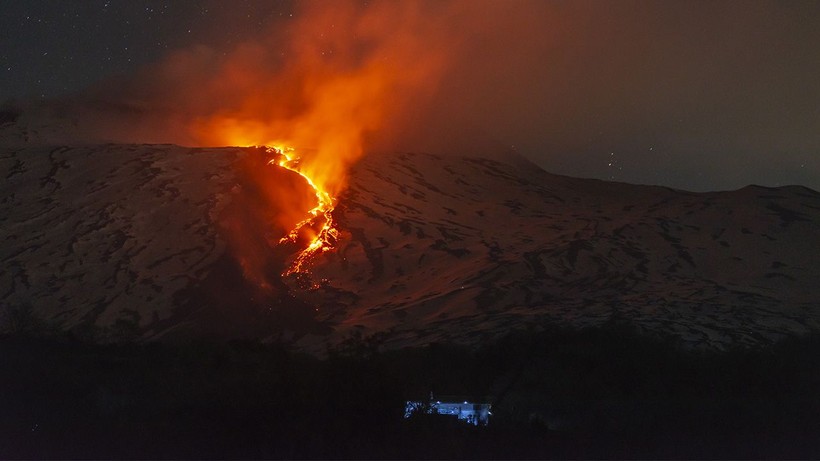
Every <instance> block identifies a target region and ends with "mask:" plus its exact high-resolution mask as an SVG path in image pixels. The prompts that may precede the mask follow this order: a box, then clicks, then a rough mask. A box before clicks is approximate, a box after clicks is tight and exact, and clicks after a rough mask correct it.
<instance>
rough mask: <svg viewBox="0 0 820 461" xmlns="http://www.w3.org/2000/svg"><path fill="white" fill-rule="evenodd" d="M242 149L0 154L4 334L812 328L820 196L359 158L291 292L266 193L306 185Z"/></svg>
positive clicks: (735, 340)
mask: <svg viewBox="0 0 820 461" xmlns="http://www.w3.org/2000/svg"><path fill="white" fill-rule="evenodd" d="M260 156H261V153H260V152H258V151H255V150H253V149H240V148H208V149H205V148H202V149H192V148H184V147H179V146H172V145H114V144H107V145H89V146H76V147H65V146H64V147H56V146H42V145H41V146H34V147H25V146H24V145H21V144H20V143H9V144H8V145H7V146H6V147H3V148H0V177H2V178H3V182H2V183H1V184H2V186H0V187H2V191H1V192H2V195H0V196H1V197H2V199H0V222H2V226H0V242H2V244H0V262H1V263H2V266H0V302H1V303H2V307H3V310H4V312H5V318H6V324H9V320H8V319H10V318H13V317H14V315H12V314H13V313H15V312H20V311H24V312H30V313H31V315H33V316H35V317H36V318H38V319H41V320H43V321H45V322H46V323H47V324H48V325H50V326H51V327H53V328H54V327H56V328H60V329H69V330H71V329H75V330H79V329H82V328H88V327H95V328H102V329H106V331H108V333H107V334H108V335H109V336H110V335H115V336H117V335H118V337H129V338H131V339H140V338H141V339H149V340H150V339H174V338H186V337H191V336H198V335H218V336H228V337H234V336H240V337H253V338H260V339H277V338H278V339H284V340H292V341H295V342H296V343H297V344H298V345H301V346H303V347H305V348H308V349H315V348H318V347H320V346H321V345H322V344H324V343H326V342H336V341H338V340H339V339H340V338H344V337H347V336H349V335H350V334H351V333H352V332H354V331H357V332H359V333H362V334H363V335H365V336H366V335H371V334H381V335H383V338H384V340H385V341H386V344H387V345H390V346H394V347H400V346H406V345H418V344H424V343H429V342H432V341H444V340H454V341H458V342H465V343H475V342H478V341H481V340H482V339H483V338H486V337H492V336H497V335H499V334H503V333H505V332H508V331H510V330H514V329H524V328H538V327H539V325H543V324H545V323H549V322H558V323H562V324H569V325H576V326H581V325H600V324H603V323H606V322H610V321H617V320H624V321H629V322H632V323H634V324H635V325H637V326H638V327H639V328H640V329H642V330H645V331H649V332H657V333H660V334H663V335H666V334H671V335H674V336H676V337H678V338H680V339H682V340H683V341H685V342H686V343H688V344H691V345H695V346H704V347H710V348H725V347H727V346H729V345H734V344H758V343H765V342H771V341H775V340H777V339H779V338H782V337H784V336H788V335H799V334H803V333H806V332H809V331H815V330H817V329H818V328H819V327H820V289H818V288H817V284H816V280H818V278H819V276H820V262H818V261H820V247H818V245H817V236H818V235H820V194H818V193H817V192H815V191H812V190H810V189H807V188H803V187H798V186H794V187H783V188H777V189H769V188H763V187H756V186H749V187H746V188H743V189H740V190H737V191H731V192H714V193H691V192H685V191H679V190H672V189H667V188H663V187H654V186H636V185H629V184H621V183H613V182H604V181H598V180H591V179H576V178H569V177H562V176H556V175H551V174H549V173H546V172H544V171H542V170H540V169H539V168H538V167H537V166H535V165H533V164H530V163H528V162H527V161H526V160H524V159H522V158H520V157H517V156H514V155H510V156H508V157H506V158H505V159H503V160H494V159H487V158H470V157H458V156H447V157H439V156H434V155H428V154H410V153H394V154H383V155H371V156H368V157H366V158H365V159H364V160H363V161H361V162H360V163H359V164H357V165H356V166H355V167H354V168H353V170H352V171H351V173H350V178H349V187H348V188H347V190H346V191H345V192H344V194H343V195H342V196H341V197H339V204H338V206H337V209H336V211H335V212H334V216H335V217H336V219H337V220H338V222H339V224H340V231H341V239H340V241H339V242H338V248H337V250H336V251H334V252H329V253H325V255H323V256H322V257H320V258H318V259H317V260H316V261H315V262H314V264H313V268H312V273H311V275H310V279H309V280H306V279H305V278H304V277H301V278H300V277H296V278H289V279H286V280H282V279H281V278H280V277H279V276H278V274H279V273H280V272H281V270H282V268H283V267H285V265H286V263H287V260H288V258H289V257H292V255H293V254H294V252H295V251H296V248H293V247H287V246H281V245H277V244H276V242H277V241H278V237H279V236H281V235H282V234H283V233H284V232H285V229H284V228H283V227H281V226H282V225H280V224H278V223H277V220H276V216H277V213H278V212H279V211H282V210H284V208H283V207H284V206H285V205H283V203H284V202H282V201H281V199H274V198H273V197H281V196H282V195H283V194H281V193H279V192H276V191H280V192H281V191H282V190H284V191H286V192H287V194H284V195H288V196H295V197H297V199H294V200H296V202H297V203H301V202H303V201H305V200H306V199H305V197H310V191H309V190H308V189H307V188H306V185H305V184H302V183H300V181H299V179H300V178H298V176H296V175H295V174H293V173H291V172H288V171H286V170H282V169H279V168H276V167H270V168H268V169H266V170H264V173H260V172H259V171H260V170H259V168H256V165H261V164H263V163H259V162H261V159H260V158H259V157H260ZM260 178H261V179H260ZM265 178H268V179H265ZM261 183H264V185H261ZM294 191H295V192H294ZM299 197H301V198H299ZM277 200H278V201H277ZM305 209H306V208H305ZM282 212H284V211H282ZM250 254H252V255H255V256H254V258H253V259H255V260H256V261H255V262H253V261H249V260H248V258H247V255H250ZM260 261H261V262H260ZM249 264H250V265H254V267H255V268H256V273H260V271H261V273H263V274H264V275H265V277H266V281H265V283H261V284H260V283H259V282H260V281H259V279H258V277H257V278H256V279H252V278H249V277H248V276H247V275H248V267H249V266H248V265H249ZM243 274H244V276H243Z"/></svg>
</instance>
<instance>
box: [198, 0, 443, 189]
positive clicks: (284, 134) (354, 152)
mask: <svg viewBox="0 0 820 461" xmlns="http://www.w3.org/2000/svg"><path fill="white" fill-rule="evenodd" d="M419 8H420V6H419V4H418V3H409V2H407V3H406V2H383V3H376V4H373V5H370V6H363V5H359V4H356V3H338V2H334V3H332V4H325V3H323V4H311V5H309V6H308V7H307V8H306V9H305V11H302V13H301V14H300V15H299V16H298V19H296V20H295V22H293V23H292V24H290V25H288V26H287V27H286V28H285V29H284V30H279V31H274V33H273V34H272V36H271V37H270V38H269V40H283V41H282V42H280V43H283V44H282V45H279V46H275V45H273V44H272V43H268V44H266V45H267V46H264V45H263V47H262V48H260V45H259V44H246V45H242V46H240V47H239V48H237V50H236V51H235V52H234V53H232V54H229V55H228V57H227V59H225V61H224V62H222V63H221V64H220V68H219V69H218V70H217V72H216V74H215V75H214V77H213V80H212V82H210V85H209V86H210V87H212V88H219V87H223V88H224V86H227V87H228V88H227V89H226V91H227V92H228V93H229V94H230V95H231V97H230V98H227V100H226V99H225V98H220V99H221V100H222V101H223V103H224V104H222V105H220V106H219V107H216V108H214V109H215V110H213V111H212V112H211V113H207V114H200V115H199V116H197V117H196V118H195V119H194V120H192V122H191V124H190V126H189V129H190V132H191V134H192V135H193V137H194V138H195V139H197V140H198V141H199V144H204V145H240V146H248V145H267V146H294V147H296V148H297V149H298V150H299V151H300V156H301V159H300V161H301V163H300V172H301V173H303V174H304V175H305V176H307V177H309V178H310V179H311V180H312V181H313V182H314V184H315V185H316V186H317V187H318V188H319V189H321V190H322V191H325V192H327V193H329V194H331V195H334V196H335V195H336V194H338V193H339V192H340V191H341V190H342V188H343V187H344V184H345V177H346V171H347V168H348V166H349V165H350V164H351V163H352V162H355V161H356V160H357V159H358V158H359V157H361V155H362V154H363V152H364V149H365V147H364V145H365V141H366V137H367V136H368V134H370V133H375V132H377V131H378V130H380V129H381V128H382V127H383V126H384V124H385V121H386V120H387V119H389V118H391V117H395V116H397V115H398V114H399V113H400V112H401V111H402V110H403V108H404V106H405V105H406V104H407V102H408V98H410V97H418V96H419V94H420V93H429V92H430V91H431V90H432V89H434V88H435V86H436V81H437V78H438V76H439V75H441V72H442V69H443V64H444V62H445V56H444V51H443V50H444V48H443V47H439V48H438V50H437V49H436V48H435V47H430V46H429V43H428V40H429V35H430V31H428V30H426V29H428V27H426V26H425V22H424V21H423V18H422V17H421V11H420V9H419ZM271 46H275V48H276V49H279V50H281V51H280V57H278V58H281V62H280V63H277V62H274V63H267V62H261V60H264V59H270V58H271V56H270V53H269V51H270V47H271ZM277 60H278V59H277ZM203 96H204V97H207V95H203Z"/></svg>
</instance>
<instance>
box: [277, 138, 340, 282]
mask: <svg viewBox="0 0 820 461" xmlns="http://www.w3.org/2000/svg"><path fill="white" fill-rule="evenodd" d="M267 152H269V153H273V154H277V155H276V158H274V159H273V160H271V161H270V162H269V163H270V164H274V165H277V166H280V167H282V168H286V169H288V170H290V171H293V172H294V173H296V174H298V175H300V176H301V177H303V178H305V181H307V183H308V184H310V186H311V187H312V188H313V191H314V192H315V193H316V200H317V202H318V204H317V205H316V206H315V207H313V208H312V209H311V210H310V211H309V212H308V213H309V217H307V218H305V219H303V220H302V221H300V222H299V223H297V224H296V226H295V227H294V228H293V229H292V230H291V231H290V232H288V235H286V236H285V237H282V239H280V240H279V243H286V242H294V243H296V241H297V240H298V238H299V235H300V234H301V233H303V232H305V231H307V230H312V228H313V225H314V223H316V221H317V220H319V219H324V223H323V224H322V227H321V229H320V230H319V232H318V233H317V234H316V235H315V236H314V237H313V240H311V242H310V244H309V245H308V246H307V248H305V249H304V250H302V251H301V252H300V253H299V255H297V256H296V259H294V260H293V262H292V263H291V265H290V267H289V268H288V269H287V270H286V271H285V272H283V273H282V275H283V276H288V275H291V274H296V273H305V272H307V270H306V269H305V265H306V264H307V263H308V262H309V261H310V259H311V258H312V257H313V256H314V255H316V254H317V253H320V252H325V251H328V250H331V249H332V248H333V245H334V243H335V242H336V240H337V239H338V237H339V231H338V230H337V229H336V225H335V223H334V222H333V215H332V212H333V207H334V206H335V200H334V198H333V197H332V196H331V195H330V194H329V193H328V192H327V191H325V190H322V188H321V187H319V186H318V185H317V184H316V183H315V182H314V181H313V179H311V178H310V176H308V175H307V174H305V173H304V172H302V171H301V170H300V168H299V157H298V156H297V155H296V152H295V149H293V148H292V147H278V146H276V147H270V148H268V149H267Z"/></svg>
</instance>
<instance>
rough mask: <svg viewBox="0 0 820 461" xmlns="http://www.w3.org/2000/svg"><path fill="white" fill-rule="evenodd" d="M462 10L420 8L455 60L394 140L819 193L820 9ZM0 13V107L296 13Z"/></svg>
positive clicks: (247, 34)
mask: <svg viewBox="0 0 820 461" xmlns="http://www.w3.org/2000/svg"><path fill="white" fill-rule="evenodd" d="M361 3H362V4H365V3H366V2H361ZM465 4H466V5H469V7H470V8H474V9H477V10H481V9H486V10H487V11H488V13H487V14H486V17H485V18H484V19H481V18H480V16H476V15H464V17H465V18H467V17H468V18H469V19H464V21H467V20H469V21H470V24H469V25H465V24H464V23H462V22H460V21H461V19H460V18H461V16H452V17H448V18H447V20H446V21H441V23H440V24H438V23H436V20H437V19H441V17H442V13H441V11H442V9H443V7H442V2H426V3H421V4H420V6H419V10H420V11H421V12H422V16H426V17H427V18H429V20H430V21H431V23H432V24H433V26H434V27H437V28H440V29H443V32H442V34H434V35H435V37H436V40H437V41H438V42H437V43H430V49H431V50H432V49H437V48H450V49H452V50H453V52H452V54H451V55H450V60H451V65H450V66H449V67H448V68H447V70H446V71H445V72H444V74H443V76H442V77H441V79H440V81H439V82H438V83H437V85H436V88H435V96H434V97H432V98H429V99H427V100H425V101H426V102H425V103H424V104H423V107H420V108H419V109H418V110H417V111H416V112H415V116H416V119H415V120H416V122H415V124H414V126H413V127H412V128H411V129H408V130H407V133H405V136H404V138H403V140H404V144H401V145H398V146H396V148H399V149H401V150H406V151H414V150H430V151H437V150H438V151H447V152H451V153H459V154H466V153H469V151H470V150H480V149H482V148H487V146H492V148H493V149H500V150H503V149H512V148H514V149H515V150H516V151H517V152H519V153H521V154H523V155H525V156H527V157H529V158H531V159H532V160H534V161H536V163H538V164H539V165H541V166H543V167H544V168H545V169H546V170H548V171H551V172H554V173H560V174H568V175H572V176H580V177H595V178H601V179H612V180H617V181H625V182H631V183H643V184H662V185H667V186H672V187H678V188H683V189H689V190H715V189H735V188H739V187H742V186H744V185H746V184H751V183H754V184H761V185H766V186H780V185H787V184H802V185H806V186H809V187H812V188H814V189H820V160H819V159H818V157H819V156H818V154H820V78H818V76H819V75H820V27H818V24H820V2H816V1H808V2H796V1H794V2H759V1H737V2H725V1H724V2H671V1H668V2H660V1H659V2H646V1H636V2H633V1H617V2H612V1H609V0H601V1H567V2H563V1H559V2H542V1H533V2H523V1H521V2H466V3H465ZM365 8H367V7H366V6H365ZM0 11H2V12H3V13H2V14H1V15H0V34H2V40H0V101H5V100H8V99H16V100H23V99H29V98H34V99H49V98H61V97H65V96H68V95H72V94H84V93H86V92H89V91H92V92H93V91H94V89H95V88H97V87H99V86H100V83H99V82H100V81H110V79H111V78H112V77H116V76H120V77H121V78H129V76H131V75H135V74H136V73H138V71H139V70H140V69H142V68H144V66H146V65H150V64H151V63H154V62H157V61H159V60H162V59H163V58H164V57H165V56H167V55H168V53H172V52H175V51H178V50H190V49H197V47H205V48H207V49H209V50H213V51H215V52H217V53H226V54H227V53H231V51H232V50H234V49H236V47H237V46H238V45H239V44H241V43H247V42H253V41H254V40H255V39H256V37H260V36H263V35H264V34H269V33H270V31H271V30H275V29H276V28H279V27H282V26H284V25H286V24H288V22H289V21H292V20H293V16H294V15H297V16H298V15H299V14H300V13H299V11H300V8H299V4H298V3H296V4H294V2H270V1H231V2H228V1H204V0H203V1H174V2H160V1H156V2H146V1H115V0H112V1H102V0H100V1H82V2H66V1H58V0H55V1H45V0H30V1H25V2H23V1H2V2H0ZM477 17H478V18H479V19H476V18H477ZM456 42H457V45H455V43H456ZM271 43H272V42H271V41H267V42H266V44H267V45H266V46H275V45H271ZM274 43H275V42H274ZM283 59H287V57H285V58H283ZM408 144H410V145H408ZM479 145H480V146H479Z"/></svg>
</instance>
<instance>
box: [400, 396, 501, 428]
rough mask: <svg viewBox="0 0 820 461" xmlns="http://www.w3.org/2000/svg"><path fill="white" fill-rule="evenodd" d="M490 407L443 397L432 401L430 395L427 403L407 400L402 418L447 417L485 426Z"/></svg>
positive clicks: (486, 404) (487, 421) (487, 422)
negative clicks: (420, 416) (423, 415)
mask: <svg viewBox="0 0 820 461" xmlns="http://www.w3.org/2000/svg"><path fill="white" fill-rule="evenodd" d="M490 409H491V405H490V404H489V403H476V402H470V401H468V400H465V399H460V398H454V397H445V396H442V397H441V398H440V399H433V395H432V393H431V394H430V400H429V402H421V401H412V400H408V401H407V403H406V404H405V407H404V417H405V418H409V417H410V416H412V415H413V414H416V413H420V412H421V413H427V414H432V415H449V416H454V417H456V418H458V420H460V421H463V422H465V423H467V424H472V425H474V426H486V425H487V424H489V422H490V416H492V412H491V411H490Z"/></svg>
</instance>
